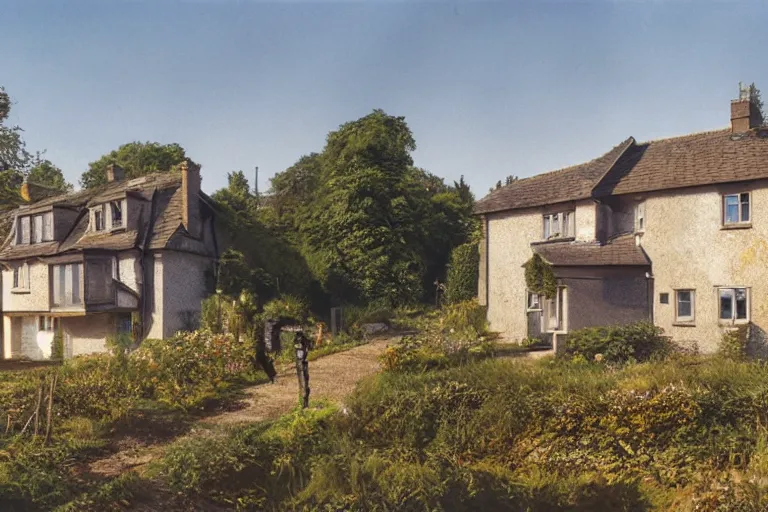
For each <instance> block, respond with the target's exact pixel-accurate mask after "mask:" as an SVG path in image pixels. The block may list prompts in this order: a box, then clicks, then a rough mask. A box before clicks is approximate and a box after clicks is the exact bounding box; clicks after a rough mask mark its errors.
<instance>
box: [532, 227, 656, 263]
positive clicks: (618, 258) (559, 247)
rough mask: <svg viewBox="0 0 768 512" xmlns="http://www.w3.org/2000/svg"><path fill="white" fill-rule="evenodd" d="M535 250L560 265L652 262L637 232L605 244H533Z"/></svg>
mask: <svg viewBox="0 0 768 512" xmlns="http://www.w3.org/2000/svg"><path fill="white" fill-rule="evenodd" d="M532 247H533V250H534V251H535V252H536V253H537V254H539V255H540V256H541V257H542V258H544V259H545V260H546V261H548V262H549V263H551V264H552V265H554V266H556V267H565V266H613V265H642V266H645V265H650V264H651V262H650V260H649V259H648V256H647V255H646V254H645V251H643V249H642V248H641V247H638V246H637V245H636V244H635V238H634V235H631V234H630V235H622V236H618V237H616V238H613V239H611V240H609V241H608V242H607V243H606V244H605V245H600V244H599V243H592V242H553V243H542V244H532Z"/></svg>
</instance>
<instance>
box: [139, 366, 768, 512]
mask: <svg viewBox="0 0 768 512" xmlns="http://www.w3.org/2000/svg"><path fill="white" fill-rule="evenodd" d="M766 425H768V372H767V371H766V367H765V365H763V364H761V363H756V362H736V361H730V360H727V359H723V358H705V357H674V358H670V359H667V360H664V361H655V362H648V363H641V364H632V365H626V366H620V367H608V366H604V365H599V364H594V363H583V362H582V363H570V362H563V361H559V360H555V359H553V358H551V357H549V358H544V359H542V360H539V361H530V360H515V359H509V358H504V359H489V360H484V361H475V362H468V363H466V364H462V365H461V366H458V367H453V368H446V369H438V370H432V371H426V372H417V373H412V372H384V373H382V374H378V375H376V376H374V377H372V378H369V379H366V380H364V381H363V382H362V383H361V384H360V386H359V387H358V390H357V391H356V392H355V394H354V395H353V396H352V397H351V398H350V399H349V400H348V402H347V404H346V406H345V408H344V409H343V410H341V411H339V410H337V409H336V408H334V407H331V406H327V405H325V404H314V406H313V407H312V408H311V409H310V410H308V411H301V410H296V411H294V412H292V413H291V414H289V415H286V416H284V417H283V418H281V419H280V420H279V421H276V422H270V423H262V424H256V425H249V426H246V427H237V428H229V429H220V430H217V431H214V432H213V433H212V434H211V435H208V436H202V437H200V438H197V439H194V440H184V441H180V442H178V443H174V444H173V445H171V447H170V448H169V450H168V451H167V455H166V457H165V459H164V460H163V461H162V462H160V463H159V464H158V465H157V466H156V468H155V473H154V474H153V475H152V476H151V479H152V480H153V481H159V482H164V484H163V485H166V486H168V487H169V488H170V489H171V490H173V492H176V493H180V494H184V495H185V496H186V498H185V499H190V497H191V498H193V499H195V500H200V501H199V503H215V504H218V505H223V506H227V507H233V508H241V509H264V510H295V509H297V510H360V509H367V510H368V509H370V510H468V511H469V510H483V509H486V510H491V509H492V510H514V511H525V510H576V511H590V510H626V511H641V510H681V511H691V512H692V511H694V510H696V511H712V512H714V511H719V510H765V509H766V506H768V430H767V429H766ZM185 503H187V504H188V502H185ZM179 506H180V507H183V504H181V503H180V504H179Z"/></svg>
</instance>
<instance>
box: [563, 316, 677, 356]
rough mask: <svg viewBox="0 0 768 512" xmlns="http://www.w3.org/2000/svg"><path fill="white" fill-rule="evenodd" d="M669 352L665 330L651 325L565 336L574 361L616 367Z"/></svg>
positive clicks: (602, 329) (567, 349) (638, 324)
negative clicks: (606, 364) (603, 363)
mask: <svg viewBox="0 0 768 512" xmlns="http://www.w3.org/2000/svg"><path fill="white" fill-rule="evenodd" d="M672 350H673V345H672V341H671V340H670V338H669V337H668V336H665V335H664V330H663V329H662V328H661V327H658V326H656V325H654V324H652V323H650V322H637V323H633V324H628V325H617V326H611V327H587V328H585V329H579V330H576V331H573V332H572V333H570V334H569V335H568V341H567V342H566V348H565V351H566V354H567V355H569V356H571V357H574V358H577V359H582V360H584V359H585V360H587V361H604V362H606V363H619V364H623V363H632V362H637V361H647V360H649V359H651V358H652V357H655V358H664V357H666V356H668V355H669V354H670V353H671V352H672Z"/></svg>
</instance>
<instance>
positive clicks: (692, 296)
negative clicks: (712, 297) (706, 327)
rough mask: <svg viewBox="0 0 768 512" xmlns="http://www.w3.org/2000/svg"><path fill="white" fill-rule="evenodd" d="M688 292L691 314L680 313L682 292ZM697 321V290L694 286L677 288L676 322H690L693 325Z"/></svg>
mask: <svg viewBox="0 0 768 512" xmlns="http://www.w3.org/2000/svg"><path fill="white" fill-rule="evenodd" d="M681 293H688V294H689V300H688V302H689V303H690V308H691V314H690V315H685V316H683V315H680V294H681ZM695 322H696V290H695V289H693V288H678V289H675V323H676V324H688V325H692V324H694V323H695Z"/></svg>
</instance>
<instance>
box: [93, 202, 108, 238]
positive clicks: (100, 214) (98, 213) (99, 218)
mask: <svg viewBox="0 0 768 512" xmlns="http://www.w3.org/2000/svg"><path fill="white" fill-rule="evenodd" d="M106 230H107V216H106V209H105V208H104V204H100V205H98V206H97V207H95V208H93V231H95V232H97V233H98V232H101V231H106Z"/></svg>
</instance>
